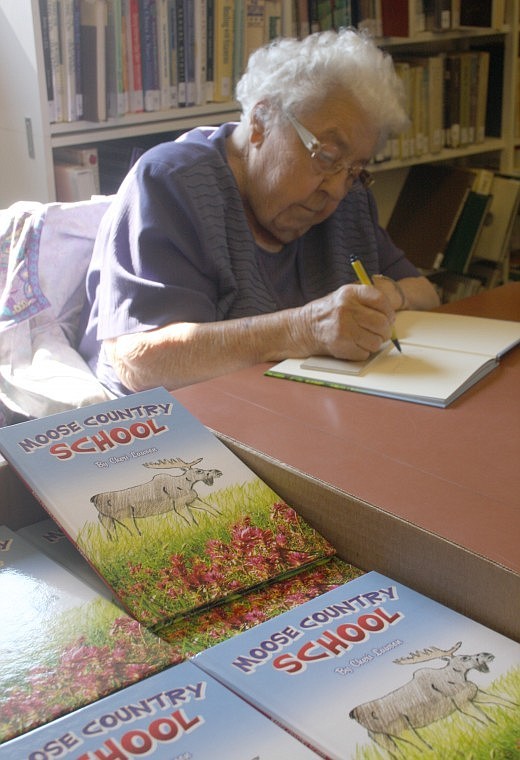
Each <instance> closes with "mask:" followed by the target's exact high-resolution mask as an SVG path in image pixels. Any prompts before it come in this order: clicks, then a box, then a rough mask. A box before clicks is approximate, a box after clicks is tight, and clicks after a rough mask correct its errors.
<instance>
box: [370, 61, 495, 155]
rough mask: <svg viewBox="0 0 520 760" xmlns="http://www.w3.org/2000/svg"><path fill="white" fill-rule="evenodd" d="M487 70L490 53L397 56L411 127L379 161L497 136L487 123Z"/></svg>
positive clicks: (423, 153)
mask: <svg viewBox="0 0 520 760" xmlns="http://www.w3.org/2000/svg"><path fill="white" fill-rule="evenodd" d="M491 65H493V66H494V65H495V60H494V58H493V56H492V53H491V52H490V50H471V51H465V52H454V53H449V54H443V53H442V54H437V55H415V56H407V57H406V58H404V57H400V56H399V57H397V56H396V58H395V68H396V72H397V74H398V76H399V77H400V79H401V81H402V83H403V89H404V93H405V103H406V110H407V113H408V115H409V117H410V123H409V127H408V129H406V130H405V131H404V132H403V133H402V134H400V135H399V136H396V137H395V138H392V139H390V140H389V141H388V143H387V145H386V147H385V149H384V151H382V153H381V155H380V156H378V160H386V159H390V160H392V159H409V158H413V157H416V156H417V157H419V156H423V155H425V154H428V153H431V154H435V153H439V152H440V151H441V150H442V149H444V148H458V147H463V146H469V145H473V144H477V143H482V142H483V141H484V139H485V136H486V134H488V135H489V134H492V133H493V132H495V131H498V132H499V130H500V127H499V126H498V127H497V126H496V125H494V124H493V123H492V121H491V120H489V119H488V110H489V108H488V93H489V81H490V66H491ZM493 76H494V70H493Z"/></svg>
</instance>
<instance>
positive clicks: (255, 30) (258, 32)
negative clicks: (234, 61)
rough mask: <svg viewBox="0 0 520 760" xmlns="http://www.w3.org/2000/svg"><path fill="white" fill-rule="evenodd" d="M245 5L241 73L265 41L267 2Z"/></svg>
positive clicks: (254, 0) (254, 2)
mask: <svg viewBox="0 0 520 760" xmlns="http://www.w3.org/2000/svg"><path fill="white" fill-rule="evenodd" d="M243 5H244V16H243V19H242V28H241V30H240V31H239V33H240V34H241V36H242V39H243V44H242V46H241V47H242V61H241V71H244V70H245V67H246V65H247V61H248V60H249V56H250V55H251V53H252V52H253V51H254V50H256V49H257V48H259V47H261V46H262V45H263V43H264V41H265V0H249V2H246V3H244V4H243ZM329 7H330V6H329Z"/></svg>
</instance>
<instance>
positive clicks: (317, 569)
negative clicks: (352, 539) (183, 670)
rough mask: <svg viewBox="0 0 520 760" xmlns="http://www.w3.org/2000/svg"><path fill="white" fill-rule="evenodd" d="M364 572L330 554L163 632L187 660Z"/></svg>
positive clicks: (174, 649)
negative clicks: (313, 563)
mask: <svg viewBox="0 0 520 760" xmlns="http://www.w3.org/2000/svg"><path fill="white" fill-rule="evenodd" d="M361 574H362V571H361V570H360V569H359V568H357V567H354V566H353V565H350V564H349V563H348V562H344V561H342V560H341V559H339V557H330V558H329V559H326V560H324V561H323V562H320V563H318V564H317V565H316V566H314V567H310V568H308V569H306V570H305V569H304V570H301V571H300V572H299V573H297V574H296V575H293V576H291V577H290V578H285V579H283V580H280V581H274V582H272V583H268V584H265V585H264V586H263V587H261V588H258V589H254V590H252V591H249V592H248V593H247V594H237V595H236V596H235V597H234V598H228V599H227V600H226V601H225V602H224V603H222V604H219V605H217V606H215V607H212V608H211V609H209V610H205V611H204V610H203V611H201V612H197V613H195V614H194V615H190V616H188V617H185V618H182V619H181V620H178V621H176V622H174V623H171V624H170V625H166V626H164V627H163V628H161V629H160V631H159V635H160V637H161V639H163V640H164V641H167V642H168V644H170V645H171V646H172V648H173V651H174V654H175V656H176V657H177V658H178V659H179V661H181V660H185V659H186V658H189V657H193V656H194V655H196V654H198V653H199V652H202V651H203V650H204V649H207V647H210V646H214V645H215V644H218V643H219V642H220V641H225V640H226V639H229V638H231V636H236V634H237V633H242V632H243V631H247V630H248V629H249V628H252V627H253V626H255V625H258V624H259V623H263V622H265V621H266V620H270V619H271V618H273V617H275V616H276V615H280V614H281V613H282V612H287V611H288V610H291V609H293V608H294V607H296V606H298V605H300V604H303V603H304V602H306V601H309V600H310V599H314V598H315V597H317V596H319V595H320V594H324V593H325V592H326V591H330V590H331V589H333V588H336V587H337V586H342V585H343V584H344V583H346V582H347V581H349V580H352V579H353V578H356V577H358V576H359V575H361Z"/></svg>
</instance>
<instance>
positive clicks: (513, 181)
mask: <svg viewBox="0 0 520 760" xmlns="http://www.w3.org/2000/svg"><path fill="white" fill-rule="evenodd" d="M490 194H491V203H490V205H489V209H488V213H487V215H486V219H485V221H484V224H483V226H482V229H481V231H480V235H479V237H478V240H477V243H476V245H475V248H474V250H473V261H475V260H481V259H485V260H486V261H492V262H496V263H497V264H498V263H500V262H502V261H503V260H504V258H505V257H506V256H507V252H508V250H509V242H510V239H511V233H512V230H513V225H514V223H515V219H516V217H517V214H518V208H519V202H520V180H519V179H517V178H516V177H507V176H502V175H500V174H495V175H494V176H493V179H492V183H491V187H490Z"/></svg>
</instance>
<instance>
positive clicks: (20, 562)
mask: <svg viewBox="0 0 520 760" xmlns="http://www.w3.org/2000/svg"><path fill="white" fill-rule="evenodd" d="M0 617H1V621H2V624H1V625H0V651H1V653H2V655H1V657H0V685H1V688H0V743H1V742H4V741H7V740H8V739H11V738H13V737H15V736H18V735H19V734H22V733H24V732H26V731H29V730H30V729H32V728H35V727H36V726H40V725H43V724H45V723H47V722H48V721H50V720H53V719H55V718H57V717H59V716H60V715H63V714H65V713H68V712H70V711H71V710H75V709H77V708H79V707H81V706H83V705H86V704H89V703H91V702H94V701H95V700H97V699H99V698H100V697H103V696H105V695H107V694H111V693H112V692H114V691H117V690H118V689H121V688H123V687H124V686H128V685H129V684H131V683H134V682H135V681H137V680H139V679H140V678H144V677H145V676H147V675H151V674H152V673H155V672H157V671H159V670H161V669H163V668H165V667H167V666H168V665H171V664H173V663H174V662H176V659H175V657H176V655H175V654H174V650H173V649H172V648H171V647H170V646H169V645H168V644H166V643H165V642H163V641H162V640H161V639H159V638H158V637H156V636H154V634H152V633H151V632H150V631H148V630H147V629H146V628H144V627H143V626H141V625H139V623H137V622H136V621H135V620H132V619H131V618H130V617H128V615H126V614H125V613H124V612H123V611H122V610H121V609H120V608H119V607H117V606H116V605H114V604H113V603H111V602H110V601H108V600H107V599H105V598H103V597H101V596H99V594H97V592H96V591H94V590H93V589H92V588H90V587H89V586H87V585H86V584H85V583H83V582H82V581H81V580H80V579H79V578H76V577H75V576H74V575H72V573H69V572H68V571H67V570H65V568H63V567H62V566H60V565H59V564H58V563H56V562H54V561H52V560H51V559H49V557H47V556H46V555H45V554H43V553H42V552H40V551H39V550H38V549H36V548H35V547H34V546H33V545H32V544H31V543H29V542H28V541H26V540H25V539H24V538H23V537H22V536H21V535H19V534H18V533H14V532H12V531H10V530H9V529H8V528H6V527H3V526H0ZM11 757H16V755H11ZM18 757H19V756H18Z"/></svg>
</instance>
